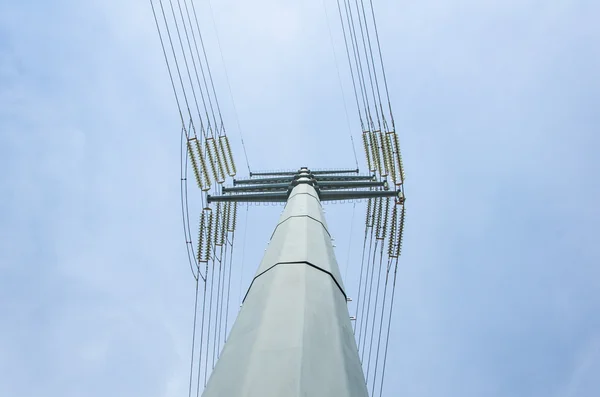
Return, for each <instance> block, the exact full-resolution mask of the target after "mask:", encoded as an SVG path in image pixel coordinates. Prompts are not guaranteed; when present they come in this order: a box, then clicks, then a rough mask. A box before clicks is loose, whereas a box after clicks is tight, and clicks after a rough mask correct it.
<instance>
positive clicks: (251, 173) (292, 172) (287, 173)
mask: <svg viewBox="0 0 600 397" xmlns="http://www.w3.org/2000/svg"><path fill="white" fill-rule="evenodd" d="M359 172H360V171H359V169H358V168H357V169H354V170H348V169H345V170H318V171H310V173H311V174H313V175H327V174H358V173H359ZM296 174H298V171H278V172H250V177H253V176H281V175H296Z"/></svg>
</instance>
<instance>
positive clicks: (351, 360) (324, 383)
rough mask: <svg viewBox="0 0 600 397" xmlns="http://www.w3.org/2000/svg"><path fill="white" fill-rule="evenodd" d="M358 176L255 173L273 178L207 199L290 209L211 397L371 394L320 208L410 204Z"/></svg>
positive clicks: (258, 276) (207, 394)
mask: <svg viewBox="0 0 600 397" xmlns="http://www.w3.org/2000/svg"><path fill="white" fill-rule="evenodd" d="M353 173H358V170H337V171H335V170H334V171H314V172H311V171H310V170H309V169H308V168H301V169H300V170H298V171H297V172H287V173H261V174H257V173H254V174H253V175H252V176H264V177H268V178H252V179H247V180H234V184H235V185H236V186H234V187H230V188H223V193H224V194H223V195H220V196H208V201H209V202H232V201H233V202H285V203H286V204H285V209H284V211H283V213H282V215H281V217H280V219H279V222H278V224H277V225H276V226H275V230H274V232H273V235H272V237H271V240H270V243H269V246H268V248H267V250H266V252H265V254H264V257H263V259H262V261H261V263H260V265H259V267H258V270H257V272H256V275H255V276H254V279H253V280H252V282H251V284H250V287H249V289H248V292H247V293H246V296H245V298H244V300H243V306H242V308H241V310H240V312H239V314H238V317H237V319H236V321H235V323H234V325H233V328H232V329H231V333H230V335H229V338H228V340H227V342H226V343H225V346H224V348H223V351H222V353H221V356H220V358H219V360H218V361H217V364H216V367H215V368H214V370H213V372H212V375H211V376H210V378H209V381H208V385H207V387H206V389H205V391H204V393H203V396H205V397H216V396H249V397H250V396H252V397H254V396H256V397H259V396H260V397H270V396H356V397H362V396H367V395H368V392H367V387H366V382H365V377H364V375H363V370H362V367H361V363H360V360H359V353H358V349H357V345H356V341H355V338H354V335H353V329H352V325H351V321H350V316H349V312H348V307H347V301H348V297H347V295H346V291H345V288H344V285H343V283H342V278H341V275H340V271H339V268H338V264H337V261H336V258H335V254H334V250H333V246H332V242H331V236H330V234H329V231H328V228H327V223H326V221H325V216H324V214H323V209H322V206H321V202H323V201H333V200H353V199H369V198H382V197H392V198H395V199H396V201H397V202H401V201H402V200H403V198H402V196H401V192H400V191H396V190H389V189H388V188H387V185H386V183H385V182H380V181H377V180H375V175H373V176H361V175H349V174H353ZM360 189H379V190H360Z"/></svg>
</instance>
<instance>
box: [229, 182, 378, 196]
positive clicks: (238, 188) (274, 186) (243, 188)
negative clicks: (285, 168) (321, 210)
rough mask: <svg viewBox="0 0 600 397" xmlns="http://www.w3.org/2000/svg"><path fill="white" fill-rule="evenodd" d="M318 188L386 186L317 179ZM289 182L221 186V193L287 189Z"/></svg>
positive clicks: (372, 183) (376, 183)
mask: <svg viewBox="0 0 600 397" xmlns="http://www.w3.org/2000/svg"><path fill="white" fill-rule="evenodd" d="M315 186H316V187H318V188H319V189H320V190H329V189H358V188H377V187H386V183H385V182H378V181H366V182H365V181H357V182H346V181H331V182H320V181H318V180H317V183H316V185H315ZM291 187H292V185H291V184H290V183H269V184H260V185H250V186H234V187H225V186H223V188H222V193H224V194H225V193H239V192H258V191H274V190H287V189H289V188H291Z"/></svg>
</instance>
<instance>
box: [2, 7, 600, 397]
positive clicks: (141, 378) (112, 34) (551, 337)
mask: <svg viewBox="0 0 600 397" xmlns="http://www.w3.org/2000/svg"><path fill="white" fill-rule="evenodd" d="M375 1H376V3H375V5H376V7H377V10H378V23H379V28H380V33H381V40H382V45H383V49H384V59H385V62H386V70H387V72H388V79H389V84H390V90H391V96H392V104H393V106H394V115H395V118H396V126H397V130H398V132H399V134H400V137H401V139H402V145H403V155H404V159H405V166H406V169H407V178H408V179H407V186H406V189H407V197H408V199H407V227H406V232H405V243H404V250H403V258H402V261H401V268H400V275H399V290H398V295H397V298H396V302H397V304H396V306H395V310H394V325H395V326H394V331H393V340H392V344H391V347H390V357H389V362H388V369H387V374H388V375H387V380H386V385H385V388H384V395H387V396H395V395H406V396H415V397H429V396H431V397H433V396H440V395H444V396H489V397H501V396H511V397H513V396H527V397H530V396H540V397H548V396H552V397H588V396H589V397H592V396H597V395H598V393H600V377H599V376H598V375H597V374H598V373H600V316H599V315H598V313H599V312H600V267H599V266H598V263H600V244H598V242H597V240H598V238H597V237H596V236H597V225H598V223H599V222H600V211H599V210H598V205H597V201H598V199H599V198H600V184H598V182H597V179H598V178H597V174H598V172H599V171H600V160H599V159H598V155H597V153H598V151H599V148H600V135H599V131H598V125H600V113H599V112H598V110H597V109H598V103H600V72H598V71H599V70H600V26H599V25H598V24H597V16H598V15H600V5H598V4H597V3H596V2H593V1H584V0H580V1H558V0H556V1H533V0H526V1H516V0H509V1H503V2H495V1H488V2H481V1H454V2H452V1H441V0H440V1H432V0H431V1H430V0H425V1H421V2H398V1H391V0H390V1H384V0H375ZM214 3H215V4H213V8H214V14H215V20H216V25H217V28H218V31H219V36H220V39H221V44H222V50H223V58H224V61H225V65H226V67H227V71H228V74H229V79H230V83H231V87H232V92H233V97H234V99H235V105H236V108H237V117H238V119H239V122H240V125H241V128H242V131H243V133H244V138H245V140H246V144H247V148H248V155H249V159H250V165H251V166H252V168H253V169H257V170H259V169H273V168H296V167H298V166H301V165H309V166H316V167H334V166H343V167H345V166H352V163H353V161H354V160H353V155H352V151H351V146H350V141H349V138H348V122H347V120H346V115H345V112H344V102H343V98H344V97H343V96H342V94H341V92H340V89H339V83H338V80H337V69H336V64H335V61H334V57H333V53H332V49H331V44H330V40H329V33H328V31H327V24H326V20H325V13H324V10H323V3H322V1H321V0H310V1H304V2H283V1H275V0H257V1H253V2H244V1H238V0H223V1H220V2H214ZM217 3H218V4H217ZM327 6H328V11H329V13H330V17H331V18H332V20H331V28H332V30H333V31H334V42H335V43H336V50H337V51H338V52H337V56H338V61H339V68H340V71H341V75H342V81H343V86H344V89H345V96H346V100H347V103H348V109H349V111H350V125H352V126H353V127H354V129H353V130H352V133H353V134H354V136H355V138H358V136H359V135H358V134H359V130H358V125H357V120H356V116H355V115H354V113H355V112H354V107H352V97H351V96H350V94H351V92H350V88H351V86H350V84H349V81H348V80H347V78H348V75H347V72H346V70H345V63H343V62H342V61H343V55H344V54H343V53H342V52H341V51H342V47H341V46H339V44H340V43H339V36H336V34H337V33H336V32H337V31H338V30H339V27H338V25H337V20H336V19H335V18H334V16H335V14H334V11H335V9H334V8H333V3H332V2H330V1H327ZM202 18H203V26H206V27H207V28H206V31H207V43H208V44H209V48H208V50H209V54H211V61H213V60H214V62H212V65H214V69H215V70H216V71H217V72H216V75H217V76H216V79H217V86H218V88H219V93H220V97H221V98H222V100H223V102H224V103H225V105H224V106H225V117H226V123H227V126H228V128H229V133H230V138H231V140H232V142H233V145H234V150H235V152H236V158H237V162H238V168H239V169H240V170H242V169H243V155H242V152H241V146H240V143H239V131H238V129H237V122H236V115H235V113H234V112H233V106H232V105H231V102H230V99H229V95H228V90H227V88H226V84H225V83H224V79H223V76H224V73H223V66H222V64H221V63H220V55H219V53H218V48H217V47H216V45H215V44H216V39H215V38H214V33H213V32H214V30H212V22H211V20H210V18H209V17H206V16H205V15H203V16H202ZM211 35H212V36H211ZM177 117H178V115H177V113H176V107H175V102H174V100H173V95H172V92H171V88H170V86H169V81H168V75H167V72H166V68H165V66H164V60H163V59H162V53H161V52H160V46H159V42H158V38H157V34H156V31H155V26H154V21H153V19H152V14H151V9H150V4H149V3H148V2H147V1H134V0H126V1H91V2H75V1H67V0H63V1H60V0H59V1H54V2H52V4H51V5H50V4H49V3H48V2H39V1H21V2H8V1H2V2H0V167H1V168H2V170H3V173H2V177H1V178H0V197H1V199H0V203H1V205H0V395H2V396H11V397H12V396H14V397H29V396H39V395H45V396H81V395H87V396H96V395H98V396H100V395H102V396H105V395H113V396H121V395H122V396H125V395H127V396H138V395H139V396H142V395H143V396H161V397H162V396H167V397H170V396H181V395H185V394H186V392H187V376H188V372H187V371H188V365H189V344H190V334H191V312H192V304H193V301H192V298H193V292H194V291H193V283H192V281H193V280H192V278H191V276H190V274H189V268H188V265H187V259H186V256H185V247H184V243H183V235H182V232H181V225H180V212H179V211H180V209H179V208H180V207H179V190H178V189H179V129H178V125H179V122H178V118H177ZM296 143H300V144H298V145H297V144H296ZM359 156H360V157H361V158H362V157H363V155H362V153H360V152H359ZM279 210H280V208H279V207H250V208H249V209H248V210H247V212H246V209H245V208H244V210H243V211H242V212H241V227H242V228H243V227H244V223H247V224H248V233H247V235H246V238H245V244H242V242H243V240H244V239H243V235H241V236H240V240H239V242H238V245H237V249H238V255H239V257H240V258H241V255H240V254H239V252H240V251H241V248H242V246H243V245H245V259H244V270H243V271H242V270H241V260H237V263H238V266H240V270H239V272H238V273H237V274H239V275H241V280H242V283H241V284H242V285H243V286H244V285H247V283H248V281H249V279H250V278H251V277H252V274H253V272H254V270H255V268H256V266H257V264H258V262H259V260H260V257H261V254H262V252H263V250H264V247H265V245H266V243H267V241H268V238H269V236H270V232H271V229H272V227H273V225H274V222H275V221H276V219H277V216H278V213H279ZM354 211H355V216H354V225H355V226H354V229H353V230H354V233H353V235H352V236H350V234H349V233H348V230H349V225H350V222H351V220H352V219H353V217H352V213H353V207H352V205H348V204H346V205H341V204H340V205H329V206H328V207H327V216H328V222H329V224H330V228H331V230H332V233H333V234H334V236H335V237H336V244H337V248H336V249H337V250H338V261H339V262H340V267H342V268H344V267H345V265H346V263H348V265H349V271H348V280H346V281H347V282H346V284H347V285H348V288H349V290H350V293H349V295H352V281H353V280H354V279H355V278H356V277H357V275H356V268H357V261H358V260H357V259H356V258H359V256H360V249H359V250H356V249H354V248H352V249H350V250H349V251H348V243H349V242H354V243H355V242H356V241H358V239H361V238H362V237H361V232H358V231H359V230H361V227H362V222H363V213H364V204H357V206H356V209H355V210H354ZM246 214H247V220H246ZM350 237H352V240H350ZM354 245H355V244H352V247H353V246H354ZM348 252H350V255H349V256H348ZM347 258H350V260H347ZM238 282H239V281H238ZM237 288H239V287H237ZM242 290H243V288H242Z"/></svg>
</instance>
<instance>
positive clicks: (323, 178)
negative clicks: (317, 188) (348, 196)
mask: <svg viewBox="0 0 600 397" xmlns="http://www.w3.org/2000/svg"><path fill="white" fill-rule="evenodd" d="M294 178H295V176H280V177H273V178H257V179H234V180H233V184H234V185H260V184H267V183H283V182H291V181H293V180H294ZM315 179H316V180H317V181H318V182H323V181H326V182H329V181H373V180H375V175H322V174H317V175H315Z"/></svg>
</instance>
